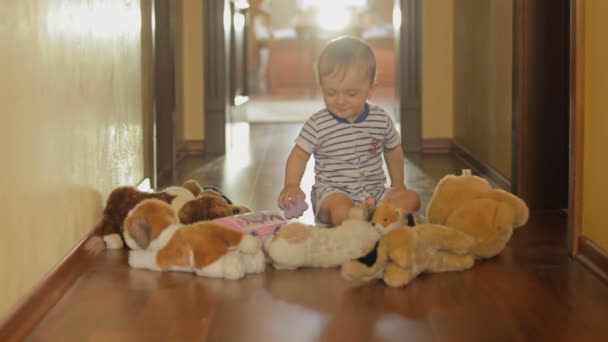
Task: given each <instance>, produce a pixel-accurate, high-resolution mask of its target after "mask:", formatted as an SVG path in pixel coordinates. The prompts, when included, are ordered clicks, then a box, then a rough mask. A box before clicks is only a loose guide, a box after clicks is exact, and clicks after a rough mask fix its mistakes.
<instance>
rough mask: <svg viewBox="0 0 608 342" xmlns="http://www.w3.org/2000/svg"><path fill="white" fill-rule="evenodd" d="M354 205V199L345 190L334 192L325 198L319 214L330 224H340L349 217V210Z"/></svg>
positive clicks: (320, 218) (321, 218)
mask: <svg viewBox="0 0 608 342" xmlns="http://www.w3.org/2000/svg"><path fill="white" fill-rule="evenodd" d="M352 207H353V201H352V200H351V199H350V197H349V196H348V195H347V194H345V193H343V192H332V193H330V194H329V195H327V197H325V198H324V199H323V201H322V202H321V205H320V207H319V213H318V214H317V216H318V217H319V220H320V221H321V222H324V223H328V224H329V225H330V226H332V227H335V226H338V225H340V224H341V223H342V221H344V220H345V219H347V218H348V212H349V210H350V208H352Z"/></svg>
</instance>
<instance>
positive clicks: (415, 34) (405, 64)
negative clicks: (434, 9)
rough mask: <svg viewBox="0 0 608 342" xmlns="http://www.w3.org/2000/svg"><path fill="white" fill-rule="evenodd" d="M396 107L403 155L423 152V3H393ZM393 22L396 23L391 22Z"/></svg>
mask: <svg viewBox="0 0 608 342" xmlns="http://www.w3.org/2000/svg"><path fill="white" fill-rule="evenodd" d="M393 13H394V16H393V17H395V16H396V17H398V18H399V19H398V20H399V25H398V29H397V30H395V64H396V65H395V70H396V71H397V77H396V79H395V97H396V98H395V103H396V112H397V115H398V116H399V118H400V125H401V144H402V146H403V151H404V152H422V58H421V54H422V53H421V50H422V20H423V19H422V0H395V2H394V3H393ZM393 20H395V19H393Z"/></svg>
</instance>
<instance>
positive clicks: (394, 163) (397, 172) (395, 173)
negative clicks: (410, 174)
mask: <svg viewBox="0 0 608 342" xmlns="http://www.w3.org/2000/svg"><path fill="white" fill-rule="evenodd" d="M384 160H386V166H387V167H388V174H389V176H390V178H391V188H399V187H405V182H404V174H405V171H404V166H403V163H404V161H403V148H402V147H401V144H399V145H397V146H395V147H393V148H391V149H385V150H384Z"/></svg>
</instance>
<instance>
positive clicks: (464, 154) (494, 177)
mask: <svg viewBox="0 0 608 342" xmlns="http://www.w3.org/2000/svg"><path fill="white" fill-rule="evenodd" d="M452 153H453V154H454V155H455V156H456V157H458V158H460V159H461V160H462V161H463V162H464V163H465V164H467V165H469V167H470V168H471V169H472V170H473V172H474V173H476V174H478V175H481V176H483V177H484V178H486V179H488V181H490V183H492V184H493V185H494V186H497V187H499V188H501V189H503V190H506V191H511V181H510V180H508V179H506V178H505V177H504V176H502V175H501V174H500V173H498V171H496V170H495V169H494V168H492V167H491V166H489V165H487V164H486V163H482V162H480V161H479V160H477V159H476V158H475V157H473V155H471V153H470V152H469V151H467V149H466V148H464V147H462V146H461V145H459V144H458V143H457V142H455V141H452Z"/></svg>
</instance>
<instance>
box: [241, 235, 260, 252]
mask: <svg viewBox="0 0 608 342" xmlns="http://www.w3.org/2000/svg"><path fill="white" fill-rule="evenodd" d="M259 250H260V241H259V240H258V238H256V237H255V236H253V235H251V234H245V235H243V239H242V240H241V243H240V244H239V251H241V252H243V253H246V254H255V253H257V252H258V251H259Z"/></svg>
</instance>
